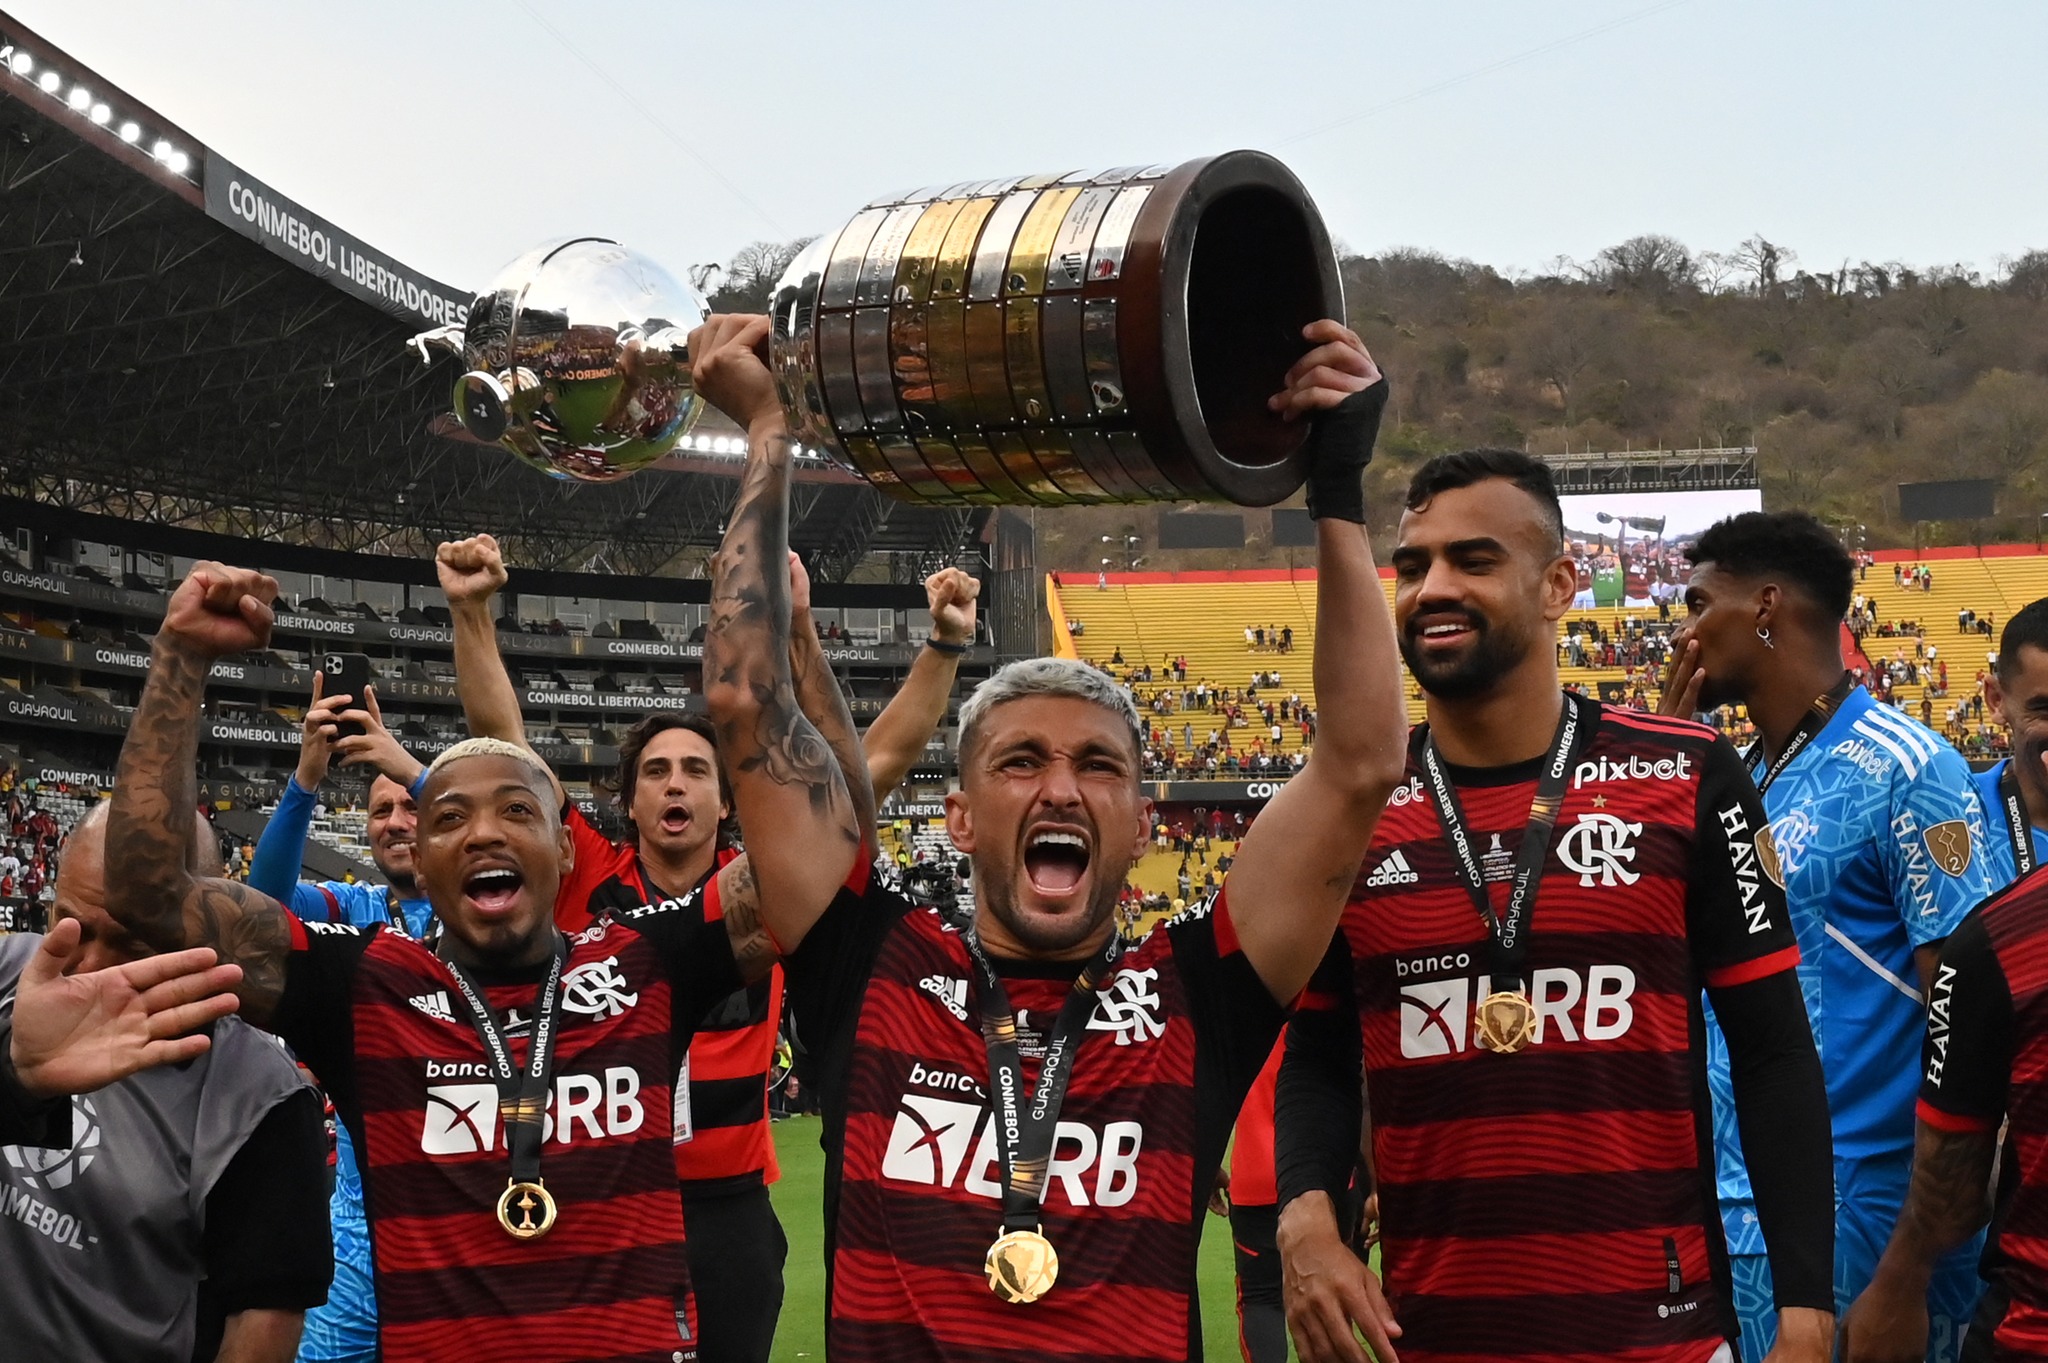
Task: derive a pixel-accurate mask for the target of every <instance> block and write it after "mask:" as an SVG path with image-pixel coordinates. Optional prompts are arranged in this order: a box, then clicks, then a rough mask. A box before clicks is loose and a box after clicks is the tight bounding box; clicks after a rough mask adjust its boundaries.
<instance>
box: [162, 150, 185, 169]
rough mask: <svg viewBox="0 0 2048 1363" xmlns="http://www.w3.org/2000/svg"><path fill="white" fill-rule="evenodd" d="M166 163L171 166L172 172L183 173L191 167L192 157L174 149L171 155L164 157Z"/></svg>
mask: <svg viewBox="0 0 2048 1363" xmlns="http://www.w3.org/2000/svg"><path fill="white" fill-rule="evenodd" d="M164 164H165V165H167V166H169V167H170V168H171V174H173V175H183V174H184V173H185V172H186V171H187V170H188V169H190V168H191V165H192V158H191V157H189V156H187V155H186V154H185V153H184V152H181V151H174V152H172V153H171V154H170V155H169V156H166V157H165V158H164Z"/></svg>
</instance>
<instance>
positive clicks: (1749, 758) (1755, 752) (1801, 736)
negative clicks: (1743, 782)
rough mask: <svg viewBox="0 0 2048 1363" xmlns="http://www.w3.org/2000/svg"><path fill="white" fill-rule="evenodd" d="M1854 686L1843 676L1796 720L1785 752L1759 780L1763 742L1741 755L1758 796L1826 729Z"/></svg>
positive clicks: (1755, 743)
mask: <svg viewBox="0 0 2048 1363" xmlns="http://www.w3.org/2000/svg"><path fill="white" fill-rule="evenodd" d="M1855 684H1856V679H1855V678H1854V677H1852V676H1851V675H1850V674H1849V673H1847V672H1844V673H1843V674H1842V679H1841V680H1840V681H1838V682H1836V683H1835V684H1834V685H1833V686H1831V687H1829V688H1828V689H1827V692H1826V694H1824V695H1822V696H1821V698H1820V699H1819V700H1817V701H1815V702H1814V703H1813V706H1812V708H1811V709H1809V710H1808V711H1807V712H1806V714H1805V715H1804V716H1803V717H1802V718H1801V719H1800V721H1799V727H1798V728H1796V729H1794V730H1793V731H1792V737H1790V738H1788V739H1786V740H1785V751H1783V752H1781V753H1779V754H1778V760H1777V761H1775V762H1773V763H1771V769H1770V770H1769V771H1767V772H1764V773H1763V775H1761V776H1759V775H1757V771H1758V769H1759V768H1761V767H1762V766H1763V764H1764V741H1763V739H1761V738H1759V739H1757V741H1756V742H1754V743H1752V744H1750V745H1749V751H1748V752H1746V753H1744V754H1743V755H1742V760H1743V762H1744V763H1745V764H1746V765H1747V766H1748V767H1749V775H1750V779H1752V780H1754V781H1755V782H1756V793H1757V794H1759V795H1761V794H1763V793H1764V792H1765V791H1767V790H1769V789H1770V788H1771V782H1773V781H1775V780H1777V779H1778V777H1779V775H1780V774H1781V773H1782V772H1783V771H1784V770H1785V768H1787V767H1789V766H1791V765H1792V759H1793V758H1795V757H1797V756H1799V754H1800V753H1801V752H1802V751H1804V750H1805V748H1806V745H1807V744H1809V743H1811V742H1813V740H1814V739H1815V738H1817V737H1819V735H1820V731H1821V730H1822V729H1825V728H1827V727H1828V721H1829V720H1831V719H1833V718H1834V717H1835V711H1837V710H1839V709H1841V708H1842V702H1843V701H1845V700H1847V699H1849V688H1851V687H1852V686H1854V685H1855Z"/></svg>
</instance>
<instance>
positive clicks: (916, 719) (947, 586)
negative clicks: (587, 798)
mask: <svg viewBox="0 0 2048 1363" xmlns="http://www.w3.org/2000/svg"><path fill="white" fill-rule="evenodd" d="M435 567H436V571H437V572H438V574H439V577H440V581H441V588H442V591H443V592H444V594H445V595H446V596H447V599H448V607H449V611H450V613H451V616H452V619H453V623H454V627H455V672H456V689H457V692H458V694H459V695H460V698H461V701H462V708H463V714H464V717H465V718H466V719H467V720H468V723H469V727H470V732H471V733H473V734H476V735H479V736H485V737H492V738H499V739H503V740H505V741H507V742H510V743H514V744H517V745H519V746H521V747H527V746H528V744H527V741H526V732H525V721H524V719H523V718H522V716H521V714H520V710H519V694H518V692H517V691H516V690H515V689H514V687H513V685H512V678H511V675H510V674H509V673H508V672H507V671H506V669H505V662H504V658H503V657H502V655H501V654H500V653H499V651H498V647H497V637H496V636H497V631H496V627H495V624H494V623H493V621H492V619H491V613H490V602H491V598H492V597H493V596H494V595H495V594H496V593H497V592H498V590H499V589H500V588H502V587H503V586H504V584H505V582H506V580H507V574H506V571H505V566H504V559H503V556H502V555H501V554H500V552H499V550H498V545H497V541H496V540H495V539H494V538H492V537H491V536H489V535H477V536H474V537H472V538H470V539H465V540H458V541H456V542H454V543H450V544H443V545H442V546H441V547H440V549H439V550H438V552H437V554H436V557H435ZM790 571H791V574H792V581H793V586H794V588H795V590H794V593H793V599H792V601H791V619H790V668H791V672H792V675H793V676H794V677H795V678H796V684H797V690H798V692H799V695H800V696H801V697H802V704H803V705H804V707H805V708H806V710H808V711H809V712H811V713H814V714H818V715H820V716H821V717H822V718H821V720H820V723H822V724H823V725H824V727H825V728H826V730H827V731H829V732H832V733H834V734H835V735H841V737H840V738H839V739H838V740H837V741H835V750H838V749H841V748H843V749H844V754H845V756H846V758H847V760H852V758H853V756H854V755H855V754H856V752H857V751H858V749H857V748H856V746H855V745H854V744H853V743H852V741H851V728H850V725H851V718H850V717H847V718H845V720H844V724H845V725H846V726H847V727H845V728H844V729H842V728H841V727H840V724H839V722H838V716H839V714H840V712H843V711H844V710H845V705H844V702H843V701H842V700H841V699H840V694H839V690H838V683H837V682H836V681H835V680H834V679H833V676H832V670H831V664H830V663H829V662H827V661H826V658H825V654H824V650H823V648H822V646H821V645H820V643H819V636H818V632H817V629H816V628H815V627H814V625H813V624H812V620H811V614H810V595H809V585H810V583H809V579H808V577H807V576H806V574H805V573H804V570H803V567H802V565H801V563H800V562H799V561H798V560H797V558H796V556H795V555H794V554H792V555H791V556H790ZM979 589H980V584H979V583H977V582H976V581H975V580H974V579H973V578H971V577H969V576H968V575H967V574H966V573H963V572H961V571H960V570H959V569H957V568H945V569H941V570H940V571H939V572H937V573H934V574H932V576H931V577H930V578H928V579H927V580H926V582H925V592H926V596H927V599H928V601H929V602H930V605H931V610H932V622H933V630H932V635H931V637H930V638H929V639H928V640H927V641H926V647H925V648H924V650H923V651H922V653H921V654H920V655H919V657H918V659H917V661H916V663H915V664H913V666H912V669H911V673H910V676H909V677H908V678H906V679H905V681H904V683H903V686H902V687H901V689H900V690H899V691H898V692H897V694H896V696H895V697H894V698H893V699H891V701H890V702H889V706H888V708H887V709H886V710H885V711H884V712H883V714H882V715H881V716H879V717H878V718H877V719H876V720H875V723H874V725H873V726H872V727H871V728H870V729H869V731H868V734H867V736H866V742H865V744H864V745H861V746H864V747H865V758H866V763H867V772H868V773H869V775H870V776H871V779H872V781H873V784H874V788H875V789H876V790H877V791H882V792H886V791H888V790H892V789H894V788H895V786H896V785H897V784H898V783H899V782H900V781H901V780H902V779H903V776H904V774H905V773H907V772H908V771H909V769H910V765H911V763H912V762H913V761H915V760H916V758H917V756H918V755H919V754H920V753H921V752H922V751H923V748H924V744H925V740H926V739H928V738H929V737H931V734H932V732H933V731H934V730H935V729H936V728H937V727H938V721H939V719H940V718H941V717H942V716H943V715H944V713H945V708H946V698H947V695H948V693H950V691H951V690H952V686H953V677H954V673H955V671H956V670H957V668H958V665H959V661H960V658H961V657H962V656H963V655H964V654H965V653H966V650H967V645H968V643H969V641H971V640H972V639H973V637H974V599H975V596H976V594H977V593H978V591H979ZM615 788H616V790H617V792H618V800H619V806H620V812H622V813H623V814H624V815H625V816H626V820H627V824H628V832H627V837H626V840H625V841H624V842H622V843H614V842H612V841H611V840H610V839H609V838H607V837H606V836H605V835H604V834H602V833H600V832H599V831H598V830H597V829H595V828H593V827H592V826H591V825H590V823H589V821H588V820H586V819H585V818H584V817H583V814H582V811H580V810H579V809H577V808H576V807H575V805H573V804H572V803H570V802H568V801H567V800H563V802H562V811H563V813H562V818H563V822H564V823H565V824H566V825H567V827H568V829H569V832H570V836H571V838H572V840H573V841H574V843H575V847H576V868H575V870H574V871H573V872H572V873H571V874H570V875H568V876H567V877H565V878H564V880H563V882H562V888H561V890H560V892H559V894H558V896H557V898H556V902H555V921H556V923H557V924H558V925H559V926H560V927H562V928H563V929H564V930H565V931H570V932H578V931H582V930H583V929H585V928H587V927H589V926H590V924H591V923H592V922H593V921H595V920H597V919H599V918H624V919H627V920H629V921H630V920H631V919H633V918H634V917H635V916H637V915H639V914H640V913H641V911H642V910H643V909H646V908H648V907H649V906H651V905H658V904H660V903H662V902H663V901H665V900H671V899H685V898H688V897H691V896H697V895H708V896H709V897H710V901H709V908H708V912H709V913H710V915H711V916H712V917H720V916H721V915H722V903H723V894H722V891H721V888H720V879H719V876H720V875H721V874H722V873H723V868H727V867H730V875H731V877H732V878H733V879H734V880H739V879H741V878H743V877H744V876H746V875H747V874H748V863H747V862H746V861H745V860H744V859H743V854H742V855H741V856H738V857H736V856H735V849H734V848H733V847H731V846H730V845H728V842H727V839H726V837H725V829H726V828H727V827H728V826H729V825H730V823H731V821H732V800H731V796H730V794H729V793H728V791H727V789H726V777H725V772H724V769H723V768H722V767H721V765H720V764H719V760H718V749H717V741H716V734H715V733H714V731H713V730H712V727H711V723H710V721H709V720H708V719H706V718H705V717H704V716H702V715H693V714H683V713H678V712H674V711H656V712H654V713H651V714H648V715H645V716H643V717H642V718H641V719H640V720H639V722H638V723H636V724H635V725H634V726H633V727H632V728H631V729H630V730H629V731H628V732H627V734H626V736H625V738H624V739H623V740H622V741H621V743H620V745H619V773H618V777H617V782H616V787H615ZM557 789H558V790H559V789H560V785H559V782H558V783H557ZM782 995H783V980H782V971H781V970H780V969H779V968H775V969H770V970H769V971H768V972H767V973H766V974H764V975H763V976H762V977H761V978H758V979H755V980H753V981H752V982H751V983H749V984H748V985H747V986H746V988H744V989H741V990H739V991H737V992H735V993H733V994H732V995H730V996H729V997H727V998H726V999H723V1000H721V1001H720V1002H719V1003H718V1004H717V1005H716V1006H715V1007H714V1008H713V1009H712V1010H711V1012H710V1013H709V1014H708V1015H706V1016H705V1018H704V1019H703V1020H702V1021H701V1022H700V1023H699V1025H698V1030H697V1035H696V1038H695V1039H694V1040H693V1041H692V1042H691V1043H690V1051H689V1056H688V1059H687V1062H686V1063H685V1065H684V1067H683V1070H682V1073H681V1074H679V1075H678V1076H677V1083H678V1085H679V1086H680V1087H681V1088H682V1094H681V1097H680V1101H679V1102H678V1103H677V1104H676V1107H675V1113H674V1130H675V1141H676V1145H675V1163H676V1178H677V1181H678V1184H679V1186H680V1188H681V1191H682V1199H683V1217H684V1225H685V1228H686V1231H687V1234H688V1237H689V1239H688V1252H689V1259H690V1278H691V1284H692V1287H693V1288H694V1291H695V1296H696V1301H697V1307H698V1317H699V1325H700V1327H701V1329H700V1336H701V1337H700V1341H699V1349H700V1354H701V1357H702V1360H703V1363H766V1359H767V1358H768V1354H769V1351H770V1348H771V1347H772V1345H773V1343H774V1339H775V1323H776V1319H777V1317H778V1316H779V1315H780V1313H781V1308H782V1269H783V1260H784V1258H785V1256H786V1255H787V1253H788V1241H787V1239H786V1238H785V1237H784V1235H783V1231H782V1225H781V1223H780V1222H779V1221H778V1220H777V1219H776V1216H775V1208H774V1206H773V1205H772V1204H771V1202H770V1201H769V1196H768V1185H769V1184H771V1183H773V1182H774V1181H775V1180H776V1179H777V1178H779V1177H780V1173H781V1171H780V1168H779V1167H778V1165H777V1163H776V1158H775V1142H774V1137H773V1136H772V1134H771V1133H770V1131H769V1125H768V1076H769V1072H770V1067H771V1066H772V1064H773V1063H774V1056H775V1047H776V1044H777V1040H778V1036H779V1029H780V1026H781V1022H782Z"/></svg>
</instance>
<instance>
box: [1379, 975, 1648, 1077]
mask: <svg viewBox="0 0 2048 1363" xmlns="http://www.w3.org/2000/svg"><path fill="white" fill-rule="evenodd" d="M1425 959H1435V960H1438V961H1442V960H1446V959H1449V958H1448V957H1446V956H1438V957H1434V958H1425ZM1457 959H1459V960H1464V959H1466V957H1465V956H1464V954H1463V953H1459V955H1458V957H1457ZM1491 992H1493V990H1492V981H1491V980H1490V979H1489V978H1488V977H1487V976H1484V975H1481V976H1480V977H1479V978H1478V980H1476V981H1474V980H1472V979H1470V978H1461V979H1453V980H1426V981H1421V982H1418V983H1415V984H1404V985H1402V986H1401V1056H1402V1058H1403V1059H1405V1060H1428V1059H1431V1058H1433V1057H1436V1056H1444V1055H1462V1054H1464V1053H1465V1052H1466V1051H1469V1050H1473V1049H1476V1045H1475V1043H1474V1042H1473V1039H1472V1001H1473V1000H1474V999H1475V998H1477V999H1483V998H1485V997H1486V996H1487V995H1488V994H1489V993H1491ZM1635 992H1636V973H1635V971H1633V970H1631V969H1629V968H1628V967H1627V966H1625V965H1596V966H1589V967H1588V968H1587V969H1586V971H1585V973H1584V974H1583V975H1581V974H1580V972H1578V971H1576V970H1570V969H1564V968H1557V969H1545V970H1537V971H1532V972H1530V975H1529V1000H1530V1002H1532V1003H1534V1004H1535V1005H1536V1030H1535V1033H1534V1035H1533V1037H1532V1038H1531V1041H1532V1044H1534V1045H1538V1046H1540V1045H1543V1044H1544V1043H1545V1042H1546V1041H1558V1042H1576V1041H1613V1040H1615V1039H1616V1038H1618V1037H1622V1036H1626V1035H1627V1034H1628V1030H1629V1028H1630V1027H1633V1026H1634V1025H1635V1020H1636V1010H1635V1005H1634V1003H1632V1002H1631V1001H1630V1000H1631V999H1632V998H1633V997H1634V995H1635Z"/></svg>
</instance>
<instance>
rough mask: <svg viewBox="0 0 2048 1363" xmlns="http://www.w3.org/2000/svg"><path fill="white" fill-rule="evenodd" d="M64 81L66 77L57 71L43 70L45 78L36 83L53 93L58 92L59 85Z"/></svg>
mask: <svg viewBox="0 0 2048 1363" xmlns="http://www.w3.org/2000/svg"><path fill="white" fill-rule="evenodd" d="M63 83H64V78H63V77H61V76H59V75H58V74H57V73H56V72H55V71H45V72H43V78H42V79H41V80H39V81H37V82H36V84H38V85H40V86H42V87H43V89H44V90H45V91H47V92H49V93H50V94H53V95H54V94H56V93H57V87H58V86H60V85H62V84H63Z"/></svg>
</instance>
